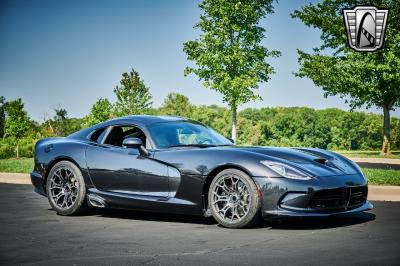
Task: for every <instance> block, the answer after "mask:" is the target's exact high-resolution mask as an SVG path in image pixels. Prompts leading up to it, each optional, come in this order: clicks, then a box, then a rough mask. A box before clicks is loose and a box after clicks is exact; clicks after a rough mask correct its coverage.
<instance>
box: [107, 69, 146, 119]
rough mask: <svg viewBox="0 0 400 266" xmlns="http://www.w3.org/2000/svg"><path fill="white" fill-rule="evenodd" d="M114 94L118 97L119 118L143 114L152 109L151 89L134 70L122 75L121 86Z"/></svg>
mask: <svg viewBox="0 0 400 266" xmlns="http://www.w3.org/2000/svg"><path fill="white" fill-rule="evenodd" d="M114 93H115V95H116V97H117V101H116V103H115V113H116V115H117V116H126V115H134V114H143V113H146V112H147V111H148V110H149V108H150V107H151V104H152V101H151V99H152V96H151V94H150V91H149V88H148V87H146V85H145V84H144V81H143V80H142V79H140V76H139V73H138V72H137V71H135V70H134V69H132V70H131V71H130V72H129V73H127V72H125V73H123V74H122V79H121V81H120V86H116V87H115V89H114Z"/></svg>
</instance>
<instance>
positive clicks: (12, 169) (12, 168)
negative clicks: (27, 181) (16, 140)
mask: <svg viewBox="0 0 400 266" xmlns="http://www.w3.org/2000/svg"><path fill="white" fill-rule="evenodd" d="M32 170H33V158H20V159H1V160H0V172H6V173H30V172H32Z"/></svg>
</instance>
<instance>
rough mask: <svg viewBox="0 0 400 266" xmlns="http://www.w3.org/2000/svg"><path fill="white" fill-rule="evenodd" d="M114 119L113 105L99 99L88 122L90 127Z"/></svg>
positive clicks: (87, 119) (88, 117) (91, 110)
mask: <svg viewBox="0 0 400 266" xmlns="http://www.w3.org/2000/svg"><path fill="white" fill-rule="evenodd" d="M112 117H113V105H112V104H111V102H110V101H109V100H108V99H106V98H100V99H98V100H97V101H96V102H95V103H94V104H93V106H92V108H91V109H90V114H89V115H88V116H87V118H86V121H87V125H88V126H92V125H95V124H98V123H101V122H104V121H107V120H109V119H111V118H112Z"/></svg>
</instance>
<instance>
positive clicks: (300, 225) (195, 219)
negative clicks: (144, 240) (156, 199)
mask: <svg viewBox="0 0 400 266" xmlns="http://www.w3.org/2000/svg"><path fill="white" fill-rule="evenodd" d="M89 215H94V216H101V217H105V218H118V219H129V220H140V221H151V222H173V223H186V224H203V225H217V226H220V225H218V223H217V222H216V221H215V220H214V219H213V218H212V217H209V218H207V217H202V216H192V215H181V214H167V213H153V212H141V211H131V210H120V209H93V210H92V211H91V212H90V214H89ZM375 219H376V216H375V214H373V213H370V212H360V213H352V214H345V215H337V216H331V217H296V218H282V219H275V220H268V221H263V222H262V223H261V224H259V225H258V226H256V227H253V228H248V230H252V229H257V228H259V229H260V228H266V229H267V228H268V229H269V230H318V229H328V228H337V227H346V226H351V225H356V224H362V223H367V222H370V221H373V220H375ZM220 227H222V226H220Z"/></svg>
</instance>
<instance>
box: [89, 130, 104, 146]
mask: <svg viewBox="0 0 400 266" xmlns="http://www.w3.org/2000/svg"><path fill="white" fill-rule="evenodd" d="M106 132H107V130H106V128H100V129H98V130H96V131H95V132H93V133H92V134H91V135H90V140H91V141H94V142H97V143H100V142H101V140H102V139H103V138H104V135H105V134H106Z"/></svg>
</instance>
